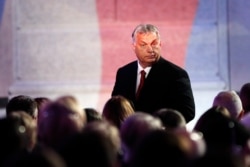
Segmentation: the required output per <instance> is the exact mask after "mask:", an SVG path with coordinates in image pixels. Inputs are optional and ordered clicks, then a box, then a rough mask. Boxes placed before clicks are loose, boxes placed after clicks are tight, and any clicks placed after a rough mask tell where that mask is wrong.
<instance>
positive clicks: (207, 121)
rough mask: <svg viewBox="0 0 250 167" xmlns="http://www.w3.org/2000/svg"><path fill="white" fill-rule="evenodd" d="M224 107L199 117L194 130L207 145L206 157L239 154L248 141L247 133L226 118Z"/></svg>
mask: <svg viewBox="0 0 250 167" xmlns="http://www.w3.org/2000/svg"><path fill="white" fill-rule="evenodd" d="M224 109H225V108H224V107H220V106H214V107H211V108H209V109H208V110H207V111H206V112H205V113H203V114H202V115H201V117H200V118H199V119H198V121H197V123H196V124H195V126H194V130H195V131H198V132H201V133H202V134H203V136H204V140H205V142H206V145H207V151H206V155H209V156H210V155H213V156H219V157H220V156H222V155H231V154H235V153H238V152H240V151H241V150H240V149H241V148H243V147H245V146H246V144H247V141H248V140H249V137H250V133H249V131H248V130H247V129H246V128H245V127H244V126H243V125H242V124H240V123H239V121H238V120H236V119H233V118H231V117H229V116H226V115H225V114H224V112H222V111H221V110H224Z"/></svg>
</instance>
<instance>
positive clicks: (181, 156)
mask: <svg viewBox="0 0 250 167" xmlns="http://www.w3.org/2000/svg"><path fill="white" fill-rule="evenodd" d="M183 147H184V145H183V144H182V141H181V140H180V137H178V136H177V135H176V134H174V133H171V132H170V131H163V130H153V131H151V132H149V133H148V134H146V135H145V136H144V137H143V138H141V140H140V142H139V143H138V145H137V146H136V148H135V151H134V154H133V156H132V160H131V166H130V167H154V166H155V167H166V166H174V167H187V166H188V164H189V160H188V157H187V155H186V153H185V151H184V148H183Z"/></svg>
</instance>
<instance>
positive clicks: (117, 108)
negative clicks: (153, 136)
mask: <svg viewBox="0 0 250 167" xmlns="http://www.w3.org/2000/svg"><path fill="white" fill-rule="evenodd" d="M134 113H135V112H134V109H133V107H132V105H131V103H130V102H129V101H128V100H127V99H126V98H125V97H123V96H120V95H117V96H112V97H111V98H110V99H108V101H107V102H106V103H105V105H104V107H103V111H102V116H103V118H105V119H106V120H108V121H109V122H111V123H112V124H114V125H115V126H116V127H117V128H118V129H120V127H121V124H122V122H123V121H124V120H125V119H126V118H127V117H129V116H130V115H132V114H134Z"/></svg>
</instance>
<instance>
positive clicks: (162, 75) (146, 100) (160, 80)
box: [112, 57, 195, 122]
mask: <svg viewBox="0 0 250 167" xmlns="http://www.w3.org/2000/svg"><path fill="white" fill-rule="evenodd" d="M136 77H137V61H134V62H131V63H129V64H127V65H125V66H123V67H121V68H119V69H118V71H117V74H116V81H115V85H114V88H113V91H112V96H114V95H122V96H124V97H126V98H127V99H129V100H130V101H131V102H132V104H133V105H134V108H135V110H136V111H143V112H147V113H151V114H152V113H153V112H155V111H156V110H158V109H161V108H172V109H175V110H178V111H180V112H181V113H182V114H183V116H184V118H185V119H186V121H187V122H189V121H190V120H192V119H193V118H194V116H195V104H194V97H193V92H192V88H191V84H190V79H189V76H188V73H187V72H186V71H185V70H184V69H182V68H180V67H178V66H177V65H175V64H173V63H171V62H169V61H167V60H165V59H164V58H162V57H161V58H160V59H159V61H158V62H157V63H155V64H154V65H153V66H152V68H151V70H150V72H149V74H148V76H147V78H146V80H145V82H144V87H143V88H142V90H141V94H140V97H139V99H138V100H135V90H136Z"/></svg>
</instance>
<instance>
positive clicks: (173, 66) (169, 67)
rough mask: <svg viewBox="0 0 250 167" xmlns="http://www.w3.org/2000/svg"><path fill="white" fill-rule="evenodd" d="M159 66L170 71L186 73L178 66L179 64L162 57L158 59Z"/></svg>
mask: <svg viewBox="0 0 250 167" xmlns="http://www.w3.org/2000/svg"><path fill="white" fill-rule="evenodd" d="M159 66H160V67H161V68H165V69H166V70H171V71H172V72H174V71H176V72H179V73H187V71H186V70H185V69H184V68H182V67H180V66H178V65H176V64H174V63H172V62H170V61H168V60H166V59H164V58H161V59H160V61H159Z"/></svg>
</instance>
